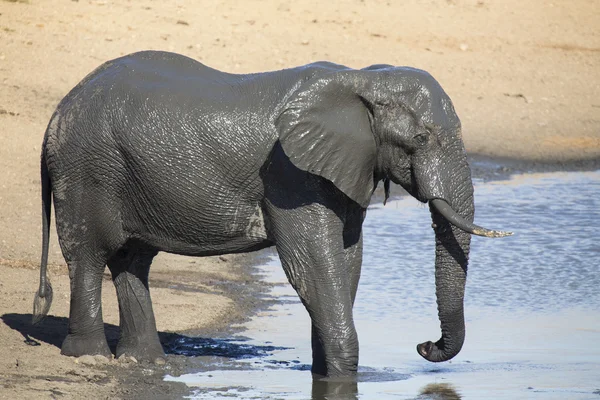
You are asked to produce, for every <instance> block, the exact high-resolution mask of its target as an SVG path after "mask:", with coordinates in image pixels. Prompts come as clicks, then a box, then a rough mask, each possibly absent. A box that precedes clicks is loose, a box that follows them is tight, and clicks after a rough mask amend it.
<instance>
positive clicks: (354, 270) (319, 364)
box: [311, 226, 362, 376]
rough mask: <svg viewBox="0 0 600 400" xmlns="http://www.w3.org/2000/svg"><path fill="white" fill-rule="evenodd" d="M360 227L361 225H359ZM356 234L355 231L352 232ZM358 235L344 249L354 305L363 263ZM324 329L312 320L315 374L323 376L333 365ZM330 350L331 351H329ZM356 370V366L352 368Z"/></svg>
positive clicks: (336, 368)
mask: <svg viewBox="0 0 600 400" xmlns="http://www.w3.org/2000/svg"><path fill="white" fill-rule="evenodd" d="M359 227H360V226H359ZM352 234H353V235H354V233H352ZM356 235H357V236H356V237H358V242H356V243H354V244H352V245H350V246H348V247H347V248H345V249H344V263H343V265H344V270H345V271H347V273H348V275H347V278H348V279H346V280H345V281H346V282H345V284H348V285H349V287H350V296H351V301H352V305H353V304H354V300H355V298H356V292H357V289H358V282H359V280H360V270H361V265H362V234H361V232H360V231H359V232H357V233H356ZM352 240H354V239H352ZM350 320H352V316H350ZM351 331H352V332H354V334H353V336H352V337H349V338H348V339H349V342H354V341H355V342H356V343H355V345H353V347H354V348H356V365H358V347H359V346H358V338H357V336H356V332H355V329H354V327H352V328H351ZM322 336H323V335H322V331H321V329H319V325H318V324H315V321H314V320H313V322H312V343H311V344H312V355H313V370H312V372H313V374H315V375H317V376H318V375H321V376H330V374H328V370H330V369H331V367H329V368H328V367H327V359H326V354H327V353H328V351H327V350H326V346H327V343H325V342H324V341H323V339H322ZM329 352H330V351H329ZM340 369H341V366H337V367H335V370H340ZM352 370H353V371H356V369H355V367H354V368H353V369H352Z"/></svg>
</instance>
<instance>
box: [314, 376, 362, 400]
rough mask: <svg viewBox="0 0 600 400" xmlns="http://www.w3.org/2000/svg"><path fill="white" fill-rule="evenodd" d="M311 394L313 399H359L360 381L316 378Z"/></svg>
mask: <svg viewBox="0 0 600 400" xmlns="http://www.w3.org/2000/svg"><path fill="white" fill-rule="evenodd" d="M311 395H312V399H313V400H354V399H358V383H357V382H335V381H329V380H317V379H315V380H313V384H312V393H311Z"/></svg>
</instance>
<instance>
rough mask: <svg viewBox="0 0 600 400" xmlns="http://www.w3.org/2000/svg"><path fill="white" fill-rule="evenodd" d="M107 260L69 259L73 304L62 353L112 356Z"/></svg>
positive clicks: (68, 354) (67, 354) (76, 355)
mask: <svg viewBox="0 0 600 400" xmlns="http://www.w3.org/2000/svg"><path fill="white" fill-rule="evenodd" d="M104 266H105V264H104V261H98V262H97V263H91V262H87V263H79V262H74V261H70V262H69V276H70V278H71V308H70V312H69V331H68V334H67V337H66V338H65V340H64V341H63V344H62V347H61V354H63V355H66V356H74V357H80V356H83V355H97V354H100V355H103V356H105V357H108V358H112V354H111V352H110V349H109V348H108V343H107V342H106V336H105V334H104V322H103V321H102V295H101V290H102V273H103V269H104Z"/></svg>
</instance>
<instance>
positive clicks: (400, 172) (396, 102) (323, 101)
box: [276, 65, 509, 362]
mask: <svg viewBox="0 0 600 400" xmlns="http://www.w3.org/2000/svg"><path fill="white" fill-rule="evenodd" d="M276 126H277V129H278V131H279V138H280V142H281V145H282V148H283V150H284V152H285V153H286V155H287V156H288V157H289V158H290V160H291V162H292V163H293V164H294V165H296V167H298V168H300V169H302V170H305V171H308V172H311V173H313V174H316V175H320V176H322V177H324V178H326V179H328V180H330V181H331V182H333V184H334V185H335V186H336V187H337V188H338V189H339V190H341V191H342V192H343V193H345V194H346V195H347V196H348V197H350V198H351V199H352V200H354V201H355V202H356V203H358V204H360V205H361V206H362V207H364V208H366V207H367V206H368V204H369V201H370V198H371V194H372V193H373V190H374V189H375V187H376V185H377V183H378V182H379V181H381V180H383V181H384V182H385V183H386V189H387V188H388V187H389V186H388V185H389V181H390V180H391V181H392V182H394V183H396V184H399V185H401V186H402V187H403V188H404V189H405V190H407V191H408V192H409V193H410V194H411V195H412V196H414V197H415V198H416V199H418V200H419V201H421V202H424V203H425V202H427V203H429V208H430V211H431V216H432V220H433V224H432V227H433V229H434V231H435V240H436V247H435V254H436V260H435V281H436V295H437V303H438V315H439V319H440V323H441V330H442V337H441V339H440V340H438V341H437V342H435V343H433V342H429V341H428V342H425V343H422V344H419V345H418V346H417V350H418V352H419V354H420V355H421V356H423V357H424V358H425V359H427V360H429V361H433V362H439V361H446V360H449V359H451V358H452V357H454V356H455V355H456V354H458V352H459V351H460V349H461V347H462V345H463V342H464V337H465V324H464V312H463V298H464V289H465V281H466V274H467V264H468V258H469V248H470V240H471V234H477V235H483V236H488V237H500V236H505V235H507V234H509V233H506V232H499V231H490V230H487V229H484V228H481V227H478V226H476V225H474V224H473V217H474V204H473V184H472V182H471V172H470V169H469V165H468V163H467V157H466V152H465V149H464V145H463V142H462V138H461V125H460V120H459V119H458V116H457V115H456V113H455V111H454V107H453V105H452V102H451V101H450V98H449V97H448V95H447V94H446V93H445V92H444V90H443V89H442V87H441V86H440V85H439V83H438V82H437V81H436V80H435V79H434V78H433V77H432V76H431V75H429V74H428V73H427V72H425V71H422V70H418V69H413V68H406V67H391V66H386V65H379V66H373V67H369V68H366V69H364V70H351V69H340V70H337V71H332V70H329V71H327V73H324V74H320V75H315V76H314V77H313V78H312V79H310V80H307V81H306V82H304V83H303V84H302V85H301V86H300V87H299V88H298V89H297V90H296V92H295V93H294V94H292V95H291V97H290V98H289V100H288V101H287V102H286V104H285V106H284V109H283V111H282V112H281V114H280V115H279V116H278V118H277V120H276ZM386 191H387V190H386Z"/></svg>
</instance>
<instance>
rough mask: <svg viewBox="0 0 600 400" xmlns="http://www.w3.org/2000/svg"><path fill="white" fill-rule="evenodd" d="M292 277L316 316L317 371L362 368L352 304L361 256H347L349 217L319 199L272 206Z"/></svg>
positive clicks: (328, 373)
mask: <svg viewBox="0 0 600 400" xmlns="http://www.w3.org/2000/svg"><path fill="white" fill-rule="evenodd" d="M269 214H270V216H271V224H272V227H273V234H274V236H275V241H276V247H277V250H278V252H279V257H280V259H281V262H282V265H283V268H284V270H285V272H286V275H287V277H288V280H289V281H290V283H291V284H292V286H293V287H294V289H295V290H296V292H297V293H298V295H299V297H300V299H301V300H302V303H303V304H304V306H305V307H306V309H307V311H308V313H309V314H310V317H311V319H312V348H313V366H312V372H313V374H314V376H315V377H317V378H318V377H344V376H353V375H355V374H356V371H357V367H358V338H357V334H356V329H355V327H354V321H353V317H352V306H353V301H354V296H355V293H356V285H357V283H358V274H359V273H360V271H359V270H360V262H359V261H358V262H356V261H357V260H359V259H357V258H355V257H352V259H353V262H347V261H348V260H347V259H346V253H347V251H346V250H345V248H344V247H345V246H344V244H345V243H344V239H343V223H342V221H340V219H339V218H338V217H337V216H336V214H335V213H334V212H333V211H331V210H330V209H328V208H326V207H324V206H322V205H319V204H315V203H313V204H311V205H310V206H306V207H302V208H296V209H287V210H284V209H279V208H275V207H272V208H271V209H270V210H269Z"/></svg>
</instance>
